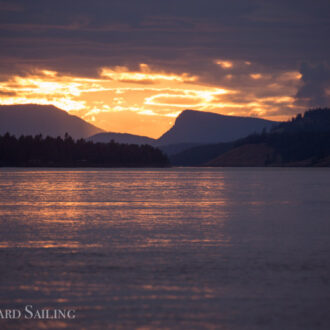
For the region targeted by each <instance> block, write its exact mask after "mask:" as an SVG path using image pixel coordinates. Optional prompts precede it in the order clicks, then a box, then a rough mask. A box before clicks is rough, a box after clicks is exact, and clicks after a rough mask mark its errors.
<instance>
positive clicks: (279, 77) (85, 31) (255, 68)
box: [0, 0, 330, 137]
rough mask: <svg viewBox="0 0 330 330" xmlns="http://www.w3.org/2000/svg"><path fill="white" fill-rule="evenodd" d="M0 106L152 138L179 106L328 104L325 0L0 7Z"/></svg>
mask: <svg viewBox="0 0 330 330" xmlns="http://www.w3.org/2000/svg"><path fill="white" fill-rule="evenodd" d="M0 31H1V33H0V49H1V50H0V104H24V103H38V104H53V105H55V106H57V107H59V108H61V109H63V110H66V111H68V112H69V113H70V114H75V115H78V116H80V117H81V118H83V119H85V120H86V121H88V122H91V123H93V124H94V125H96V126H98V127H100V128H103V129H105V130H107V131H113V132H129V133H133V134H140V135H147V136H150V137H159V136H160V135H161V134H162V133H164V131H166V130H167V129H168V128H169V127H170V126H171V125H172V124H173V123H174V120H175V117H176V116H177V115H178V114H179V113H180V112H181V111H182V110H184V109H195V110H203V111H210V112H216V113H220V114H230V115H244V116H254V117H263V118H267V119H272V120H284V119H288V118H290V117H292V116H294V115H295V114H296V113H298V112H302V111H304V110H306V109H307V108H309V107H317V106H326V105H329V104H330V102H329V101H330V42H329V36H330V1H329V0H316V1H314V2H312V1H310V0H308V1H306V0H300V1H295V0H294V1H290V0H286V1H284V0H276V1H273V0H270V1H262V0H249V1H246V0H231V1H221V0H203V1H201V0H198V1H197V0H189V1H188V0H175V1H172V0H166V1H159V0H148V1H146V0H134V1H133V0H121V1H117V0H110V1H109V0H94V1H86V0H79V1H78V0H76V1H73V0H65V1H63V0H57V1H50V0H49V1H48V0H24V1H23V0H21V1H17V0H10V1H0Z"/></svg>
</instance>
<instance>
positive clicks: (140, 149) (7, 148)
mask: <svg viewBox="0 0 330 330" xmlns="http://www.w3.org/2000/svg"><path fill="white" fill-rule="evenodd" d="M168 165H169V162H168V159H167V157H166V156H165V155H164V154H163V153H162V151H160V150H159V149H157V148H154V147H152V146H150V145H136V144H120V143H116V142H114V141H111V142H109V143H94V142H91V141H86V140H84V139H79V140H74V139H72V137H70V136H69V135H68V134H66V135H65V137H64V138H62V137H56V138H54V137H50V136H47V137H43V136H42V135H41V134H39V135H36V136H23V135H22V136H20V137H16V136H14V135H11V134H9V133H6V134H5V135H2V136H0V166H1V167H165V166H168Z"/></svg>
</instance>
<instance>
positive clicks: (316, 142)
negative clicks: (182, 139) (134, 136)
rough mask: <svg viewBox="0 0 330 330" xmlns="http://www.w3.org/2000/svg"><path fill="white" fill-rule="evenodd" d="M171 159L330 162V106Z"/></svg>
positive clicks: (283, 163)
mask: <svg viewBox="0 0 330 330" xmlns="http://www.w3.org/2000/svg"><path fill="white" fill-rule="evenodd" d="M170 160H171V163H172V164H173V165H186V166H192V165H195V166H196V165H197V166H198V165H207V166H220V167H222V166H330V109H327V108H325V109H316V110H309V111H307V112H306V113H305V114H304V115H300V114H299V115H297V116H296V117H295V118H293V119H292V120H290V121H288V122H284V123H280V124H278V125H277V126H275V127H273V128H272V130H271V131H270V132H262V133H261V134H252V135H250V136H248V137H245V138H242V139H239V140H236V141H233V142H230V143H219V144H210V145H203V146H199V147H195V148H191V149H189V150H185V151H184V152H181V153H179V154H177V155H174V156H172V157H171V158H170Z"/></svg>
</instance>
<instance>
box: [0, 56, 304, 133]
mask: <svg viewBox="0 0 330 330" xmlns="http://www.w3.org/2000/svg"><path fill="white" fill-rule="evenodd" d="M218 62H219V63H215V64H216V65H221V66H224V67H225V68H230V67H232V66H233V63H232V62H229V61H225V62H224V61H220V60H219V61H218ZM220 62H221V63H220ZM227 62H228V63H227ZM259 75H260V77H261V74H254V73H251V74H250V77H251V78H252V80H254V81H256V83H257V81H258V79H259ZM227 76H228V75H227ZM227 76H226V75H225V76H224V79H225V80H224V81H229V82H231V81H232V80H233V79H235V75H234V74H231V75H230V79H229V78H228V77H227ZM262 76H263V75H262ZM264 79H268V80H269V84H268V85H267V87H265V88H267V89H268V90H272V91H275V92H276V93H277V94H278V95H277V96H274V97H270V96H269V97H257V96H255V95H253V94H250V93H251V92H250V91H249V90H247V91H245V92H243V91H242V90H241V89H240V88H232V87H231V88H227V87H226V86H224V85H222V86H219V85H217V84H209V83H207V82H206V81H205V80H203V79H201V77H199V76H197V75H193V74H189V73H186V72H181V73H178V72H176V73H174V72H168V71H164V70H155V69H153V68H151V67H150V66H149V65H147V64H144V63H142V64H140V65H139V69H138V70H129V68H127V67H123V66H115V67H102V68H100V70H99V75H98V76H96V77H78V76H73V75H68V74H62V73H60V72H56V71H54V70H49V69H47V68H43V69H35V70H34V71H33V72H32V73H30V74H27V75H24V76H23V75H14V76H12V77H11V78H10V79H8V80H7V81H2V82H0V90H1V93H0V104H2V105H4V104H7V105H8V104H27V103H35V104H43V105H46V104H52V105H54V106H56V107H58V108H60V109H63V110H66V111H67V112H69V113H71V114H74V115H77V116H79V117H81V118H83V119H84V120H86V121H88V122H91V123H93V124H95V125H96V126H98V127H100V128H102V129H104V130H106V131H113V132H126V133H132V134H139V135H147V136H150V137H156V138H157V137H159V136H160V135H161V134H162V133H164V132H165V131H166V130H167V129H169V128H170V126H171V125H172V124H173V119H174V118H175V117H176V116H178V115H179V114H180V112H181V111H183V110H185V109H194V110H204V111H212V112H216V113H222V114H230V115H232V114H234V115H248V116H251V115H254V116H255V115H256V116H260V115H262V116H264V117H267V113H268V112H271V111H273V109H274V107H273V105H275V106H277V107H280V106H281V105H283V104H285V105H286V106H288V107H289V106H292V104H293V102H294V98H293V97H292V95H293V94H294V93H295V89H294V88H293V87H292V88H291V90H290V91H288V90H284V89H283V86H282V84H285V83H286V82H287V81H289V82H291V81H294V82H296V81H298V80H299V79H300V77H299V73H297V72H284V73H283V74H281V75H280V76H279V77H278V78H277V79H275V80H274V81H273V80H271V79H270V78H269V75H268V76H267V75H265V78H264ZM265 86H266V85H265ZM283 90H284V91H283ZM242 93H245V94H244V97H243V100H241V98H242V95H243V94H242ZM247 93H248V94H247ZM272 93H273V92H272ZM272 107H273V108H272Z"/></svg>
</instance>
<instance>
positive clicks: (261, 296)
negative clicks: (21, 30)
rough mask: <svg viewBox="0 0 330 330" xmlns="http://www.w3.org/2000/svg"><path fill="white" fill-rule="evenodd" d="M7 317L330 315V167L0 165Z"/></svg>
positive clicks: (97, 324) (212, 321) (280, 319)
mask: <svg viewBox="0 0 330 330" xmlns="http://www.w3.org/2000/svg"><path fill="white" fill-rule="evenodd" d="M0 271H1V273H0V309H5V308H18V309H21V308H23V307H24V306H25V305H33V306H34V308H39V309H41V308H51V309H54V308H61V309H64V308H66V309H67V308H73V309H76V319H75V320H58V321H52V320H43V321H40V320H0V328H1V329H5V328H13V329H17V328H29V329H36V328H38V327H40V328H51V327H53V328H67V327H68V328H77V329H83V328H85V329H103V328H120V329H121V328H123V329H134V328H140V329H145V328H155V329H158V328H160V329H165V328H167V329H168V328H170V329H230V330H231V329H249V330H250V329H299V330H301V329H329V328H330V314H329V309H330V171H329V170H328V169H162V170H134V169H132V170H40V169H30V170H23V169H1V170H0Z"/></svg>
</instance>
